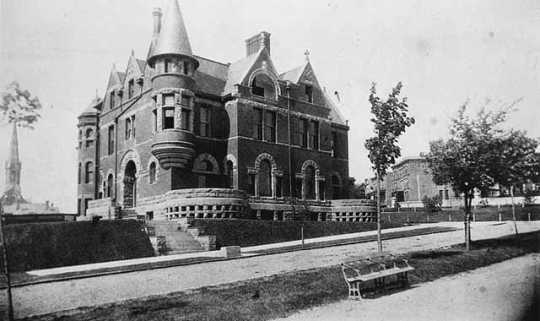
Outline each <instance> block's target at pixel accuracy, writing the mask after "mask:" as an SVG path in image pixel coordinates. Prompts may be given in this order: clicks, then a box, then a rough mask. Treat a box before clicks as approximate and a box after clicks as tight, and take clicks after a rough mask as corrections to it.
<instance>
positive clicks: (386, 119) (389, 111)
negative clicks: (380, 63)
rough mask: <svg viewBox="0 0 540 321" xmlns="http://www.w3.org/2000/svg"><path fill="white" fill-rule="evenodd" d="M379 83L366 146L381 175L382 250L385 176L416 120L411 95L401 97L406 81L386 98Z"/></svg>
mask: <svg viewBox="0 0 540 321" xmlns="http://www.w3.org/2000/svg"><path fill="white" fill-rule="evenodd" d="M375 86H376V85H375V83H373V84H372V85H371V94H370V95H369V102H370V104H371V113H372V114H373V118H371V121H372V122H373V124H374V130H375V136H373V137H371V138H368V139H367V140H366V143H365V147H366V148H367V150H368V151H369V160H370V161H371V164H372V168H373V171H374V172H375V175H376V179H377V245H378V250H379V252H382V242H381V199H380V198H381V195H380V190H381V179H382V177H384V176H385V175H386V171H387V170H388V168H389V167H390V166H391V165H392V164H395V162H396V159H397V158H398V157H400V156H401V148H400V147H399V146H398V144H397V142H398V138H399V136H401V134H403V133H404V132H405V129H406V128H407V127H409V126H411V125H412V124H414V118H413V117H409V116H408V114H407V113H408V108H409V106H408V105H407V98H405V97H404V98H402V99H401V100H400V98H399V95H400V93H401V89H402V87H403V85H402V84H401V82H399V83H398V84H397V85H396V87H394V88H393V89H392V92H391V93H390V95H389V96H388V98H387V99H386V100H385V101H383V100H381V99H380V98H379V97H377V91H376V88H375Z"/></svg>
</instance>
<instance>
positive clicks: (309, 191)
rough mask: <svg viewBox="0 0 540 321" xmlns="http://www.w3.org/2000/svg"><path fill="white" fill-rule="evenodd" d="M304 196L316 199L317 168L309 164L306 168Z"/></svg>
mask: <svg viewBox="0 0 540 321" xmlns="http://www.w3.org/2000/svg"><path fill="white" fill-rule="evenodd" d="M304 197H305V198H306V199H315V169H314V168H313V166H308V167H306V170H305V174H304Z"/></svg>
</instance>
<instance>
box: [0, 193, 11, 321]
mask: <svg viewBox="0 0 540 321" xmlns="http://www.w3.org/2000/svg"><path fill="white" fill-rule="evenodd" d="M0 241H1V242H2V260H3V262H4V264H3V265H4V271H3V272H4V273H5V275H6V283H7V299H8V320H9V321H13V320H14V318H13V298H12V295H11V278H10V275H9V263H8V262H9V261H8V253H7V246H6V237H5V233H4V208H3V206H2V203H1V202H0Z"/></svg>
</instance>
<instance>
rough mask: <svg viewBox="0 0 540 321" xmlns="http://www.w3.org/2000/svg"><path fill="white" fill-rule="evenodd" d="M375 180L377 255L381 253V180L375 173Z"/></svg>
mask: <svg viewBox="0 0 540 321" xmlns="http://www.w3.org/2000/svg"><path fill="white" fill-rule="evenodd" d="M376 178H377V248H378V251H379V253H382V251H383V247H382V240H381V180H380V175H379V173H376Z"/></svg>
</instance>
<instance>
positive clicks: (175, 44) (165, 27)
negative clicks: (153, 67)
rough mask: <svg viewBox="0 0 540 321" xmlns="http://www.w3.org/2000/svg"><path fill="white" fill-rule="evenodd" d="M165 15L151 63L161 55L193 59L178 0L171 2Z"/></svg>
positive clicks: (170, 0)
mask: <svg viewBox="0 0 540 321" xmlns="http://www.w3.org/2000/svg"><path fill="white" fill-rule="evenodd" d="M168 2H169V3H168V7H167V9H166V11H165V14H164V15H163V23H162V25H161V30H160V32H159V35H158V37H157V40H156V43H155V47H153V48H152V50H151V53H150V54H151V56H150V57H148V60H149V61H152V59H153V58H155V57H157V56H161V55H183V56H188V57H193V53H192V51H191V44H190V43H189V38H188V34H187V31H186V26H185V25H184V19H183V18H182V13H181V12H180V7H179V6H178V2H177V0H169V1H168Z"/></svg>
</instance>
